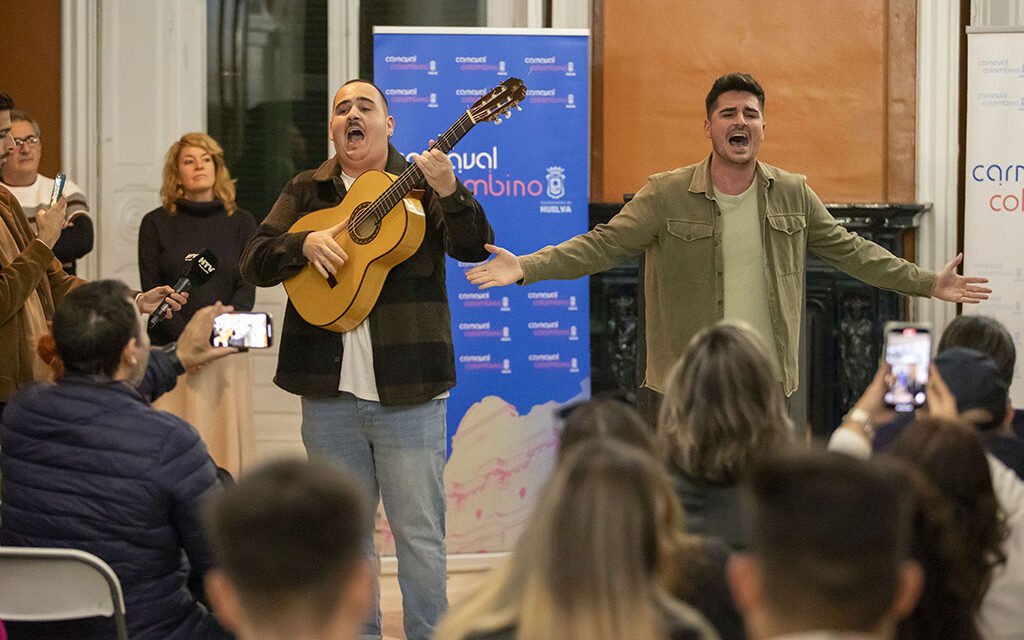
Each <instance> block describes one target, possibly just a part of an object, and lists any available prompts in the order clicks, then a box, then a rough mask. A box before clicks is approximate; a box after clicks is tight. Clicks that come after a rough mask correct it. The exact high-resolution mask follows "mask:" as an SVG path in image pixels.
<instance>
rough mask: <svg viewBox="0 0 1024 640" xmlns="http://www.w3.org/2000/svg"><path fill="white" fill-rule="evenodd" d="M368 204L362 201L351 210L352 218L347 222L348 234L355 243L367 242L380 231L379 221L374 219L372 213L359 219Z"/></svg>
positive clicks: (371, 240)
mask: <svg viewBox="0 0 1024 640" xmlns="http://www.w3.org/2000/svg"><path fill="white" fill-rule="evenodd" d="M369 206H370V203H369V202H363V203H362V204H360V205H359V206H357V207H356V208H355V210H354V211H352V218H351V220H350V222H349V223H348V234H349V236H350V237H351V238H352V241H353V242H355V243H356V244H369V243H371V242H373V239H374V238H376V237H377V234H378V233H380V222H379V221H378V220H374V217H373V216H372V215H368V216H366V220H362V221H361V222H360V221H359V219H360V218H361V217H363V216H364V215H365V214H364V211H365V210H366V208H367V207H369Z"/></svg>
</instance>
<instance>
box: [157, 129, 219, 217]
mask: <svg viewBox="0 0 1024 640" xmlns="http://www.w3.org/2000/svg"><path fill="white" fill-rule="evenodd" d="M204 157H206V158H207V159H208V160H209V161H211V162H212V166H211V167H210V173H203V172H198V177H195V176H194V175H193V174H194V173H196V172H195V169H194V168H193V165H195V164H196V163H198V162H200V161H201V160H202V159H203V158H204ZM211 174H212V175H211ZM206 189H212V192H213V197H214V198H216V199H217V200H220V201H221V202H223V203H224V209H225V210H227V212H228V215H231V214H232V213H234V211H235V196H236V192H235V181H234V180H232V179H231V173H230V172H229V171H228V167H227V165H226V164H225V163H224V149H223V148H221V146H220V144H218V143H217V141H216V140H214V139H213V138H211V137H210V136H208V135H206V134H205V133H199V132H192V133H186V134H185V135H183V136H181V137H180V138H178V140H176V141H175V142H174V144H172V145H171V148H170V149H168V150H167V155H166V156H164V171H163V183H162V185H161V186H160V202H161V203H162V204H163V206H164V209H166V210H167V211H168V212H169V213H170V214H172V215H173V214H174V213H175V212H176V211H177V210H178V204H177V201H178V199H179V198H185V199H191V198H190V196H192V195H193V194H194V193H196V192H200V191H205V190H206Z"/></svg>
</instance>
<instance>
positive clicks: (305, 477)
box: [205, 460, 373, 640]
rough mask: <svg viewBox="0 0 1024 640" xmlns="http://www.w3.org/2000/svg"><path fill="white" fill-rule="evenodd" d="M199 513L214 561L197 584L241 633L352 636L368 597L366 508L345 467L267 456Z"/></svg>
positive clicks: (245, 635)
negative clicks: (201, 583) (261, 464)
mask: <svg viewBox="0 0 1024 640" xmlns="http://www.w3.org/2000/svg"><path fill="white" fill-rule="evenodd" d="M205 515H206V528H207V531H208V533H209V538H210V546H211V548H212V550H213V554H214V558H215V560H216V561H217V562H218V563H219V569H216V570H214V571H212V572H211V573H210V574H209V575H208V576H207V579H206V584H207V592H208V594H209V596H210V599H211V601H212V603H213V605H214V609H215V611H216V612H217V616H218V618H220V619H221V621H222V622H223V623H224V625H225V626H226V627H228V628H230V629H232V630H234V631H235V633H236V634H237V635H238V637H239V638H240V639H241V640H248V639H250V638H256V637H268V638H270V637H274V638H293V637H305V638H314V637H323V638H355V637H357V636H358V633H359V629H360V628H361V626H362V624H363V622H364V620H365V617H366V615H368V614H369V612H370V606H371V603H372V601H373V582H372V573H371V571H372V569H371V568H370V565H369V561H368V560H367V558H366V556H365V550H364V548H363V546H362V539H363V534H364V532H365V531H366V527H367V519H368V518H369V513H368V508H367V505H366V503H365V500H364V499H363V493H362V492H360V490H359V489H358V488H357V487H356V486H355V484H354V483H353V482H352V481H351V480H349V479H348V478H347V477H346V476H345V475H343V474H342V473H340V472H339V471H336V470H334V469H332V468H330V467H327V466H325V465H323V464H321V463H315V462H305V461H297V460H294V461H282V462H276V463H271V464H269V465H267V466H265V467H262V468H260V469H257V470H256V471H253V472H252V473H250V474H248V475H246V476H244V477H243V478H242V479H241V480H240V481H239V482H238V484H237V485H236V486H235V487H234V488H232V489H229V490H228V491H227V492H226V493H225V494H224V495H222V496H220V497H219V498H218V499H217V500H216V501H215V502H214V503H212V504H210V505H208V508H207V511H206V514H205Z"/></svg>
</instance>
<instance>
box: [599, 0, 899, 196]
mask: <svg viewBox="0 0 1024 640" xmlns="http://www.w3.org/2000/svg"><path fill="white" fill-rule="evenodd" d="M901 6H902V7H906V6H908V3H907V2H903V1H902V0H889V1H887V0H858V1H857V2H848V1H846V0H818V1H817V2H803V1H797V0H690V1H687V2H682V1H678V0H646V1H645V2H635V1H633V0H605V1H604V2H603V3H601V6H600V7H599V8H598V9H597V11H598V15H597V17H596V20H595V29H596V30H598V31H599V33H598V38H599V39H600V40H599V44H598V54H597V55H598V56H599V57H600V61H599V62H598V64H599V65H603V67H602V68H599V70H598V71H599V73H600V74H601V76H602V78H601V80H600V81H599V82H598V83H597V84H596V85H595V93H596V95H597V97H598V99H600V100H603V103H602V105H601V106H600V108H599V109H598V111H597V112H596V115H595V122H594V126H595V127H596V128H600V130H599V131H595V134H596V135H595V146H596V147H597V153H596V154H595V163H594V171H595V175H594V178H595V193H594V194H593V196H594V198H596V199H599V200H602V201H605V202H616V201H621V196H622V194H623V193H627V192H633V191H636V190H637V189H638V188H640V187H641V186H642V185H643V184H644V181H645V179H646V177H647V176H648V175H649V174H651V173H654V172H657V171H662V170H666V169H670V168H673V167H677V166H682V165H686V164H691V163H693V162H697V161H698V160H700V159H701V158H703V157H704V156H705V155H707V154H708V153H709V152H710V143H709V141H708V140H707V139H706V138H705V137H704V131H703V123H704V119H705V112H704V97H705V95H706V94H707V91H708V89H709V88H710V86H711V84H712V82H713V81H714V79H715V78H716V77H718V76H719V75H722V74H724V73H728V72H730V71H745V72H749V73H752V74H753V75H754V77H755V78H757V79H758V81H759V82H761V84H762V85H763V86H764V88H765V91H766V94H767V98H766V103H765V122H766V123H767V129H766V133H765V143H764V146H762V148H761V156H760V157H761V159H762V160H764V161H766V162H769V163H771V164H775V165H778V166H780V167H782V168H784V169H786V170H788V171H792V172H796V173H803V174H806V175H807V176H808V178H809V183H810V185H811V186H812V188H814V189H815V191H817V193H818V194H819V195H820V196H821V197H822V199H823V200H825V201H832V202H877V201H884V200H887V199H907V198H908V196H909V197H911V198H912V196H913V186H912V185H913V169H912V167H913V158H914V156H913V151H912V145H911V149H910V150H909V151H907V152H905V153H903V155H902V156H901V157H900V158H899V163H900V165H899V166H900V170H901V171H902V172H903V173H904V174H906V172H907V170H908V167H906V166H904V165H905V163H906V162H907V161H909V162H910V167H909V180H910V189H909V194H908V193H907V191H908V189H907V185H906V181H907V176H906V175H903V176H902V178H901V180H902V182H901V184H900V185H898V188H895V189H894V188H891V185H890V184H889V183H890V180H891V177H890V176H891V174H892V163H891V162H890V155H891V151H890V147H891V146H892V145H893V144H895V143H897V142H898V143H899V146H900V147H901V148H902V147H903V146H904V145H905V143H906V142H907V131H908V128H909V134H910V141H911V142H912V141H913V131H914V126H915V124H914V121H913V113H914V110H913V108H912V107H913V99H914V91H913V87H914V83H915V82H916V79H915V78H914V77H913V75H914V74H913V72H911V74H910V77H908V78H898V79H897V80H896V83H895V84H896V86H897V91H896V93H897V94H900V95H897V96H896V97H897V98H899V100H898V101H896V102H897V103H898V104H899V105H900V107H898V108H895V109H894V108H893V107H892V103H893V102H894V101H893V96H892V94H893V90H892V86H893V83H892V82H891V81H890V78H889V70H890V67H891V62H890V48H891V46H890V43H891V42H893V41H895V42H896V47H897V49H898V51H897V53H899V54H900V55H901V56H903V58H901V59H905V58H906V56H905V55H903V51H904V50H905V49H906V47H907V46H908V43H906V42H905V40H906V39H907V38H905V37H904V36H903V35H899V37H896V38H894V37H893V36H892V35H891V30H890V22H896V23H897V27H900V25H899V23H901V22H906V21H905V20H904V19H903V18H905V17H906V16H905V15H903V16H902V17H901V16H900V15H897V17H896V19H895V20H893V19H892V15H893V10H894V8H896V9H899V8H900V7H901ZM909 6H910V10H909V11H910V13H911V17H912V16H913V4H912V2H911V3H910V4H909ZM901 28H907V27H906V25H904V26H903V27H901ZM909 28H910V29H911V33H910V38H909V39H910V42H909V46H910V47H911V51H912V50H913V47H914V46H915V45H914V40H913V37H914V33H913V29H914V28H915V27H914V26H913V25H910V27H909ZM909 64H910V68H911V69H913V67H914V64H913V58H911V59H910V60H909ZM901 87H902V89H901ZM907 87H909V99H910V107H911V108H910V109H909V120H906V119H905V116H906V113H907V109H906V106H907V105H906V100H905V98H906V95H905V94H906V93H907V91H906V89H907ZM890 113H899V114H901V115H903V116H904V119H903V120H901V121H898V122H894V123H890V122H889V115H888V114H890ZM904 120H906V121H904Z"/></svg>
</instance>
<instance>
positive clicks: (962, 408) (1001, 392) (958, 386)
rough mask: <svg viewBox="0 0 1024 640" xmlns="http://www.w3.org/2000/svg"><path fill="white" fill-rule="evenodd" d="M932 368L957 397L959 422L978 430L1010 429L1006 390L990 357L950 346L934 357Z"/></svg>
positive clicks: (1010, 412) (1010, 408) (1009, 407)
mask: <svg viewBox="0 0 1024 640" xmlns="http://www.w3.org/2000/svg"><path fill="white" fill-rule="evenodd" d="M935 368H936V369H938V371H939V375H941V376H942V379H943V381H945V383H946V386H947V387H949V391H950V393H952V394H953V397H955V398H956V408H957V411H958V412H959V413H960V418H961V419H962V420H965V421H967V422H969V423H971V424H973V425H974V426H975V427H977V428H978V429H981V430H988V429H996V428H999V427H1002V426H1005V427H1006V428H1009V421H1010V420H1012V419H1013V413H1012V407H1011V406H1010V398H1009V388H1008V385H1007V383H1006V380H1005V379H1004V378H1003V377H1002V375H1001V374H1000V372H999V368H998V367H997V366H996V363H995V362H994V361H993V360H992V359H991V358H989V357H988V356H987V355H985V354H984V353H982V352H980V351H975V350H974V349H968V348H966V347H952V348H949V349H946V350H944V351H941V352H939V354H938V355H937V356H935Z"/></svg>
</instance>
